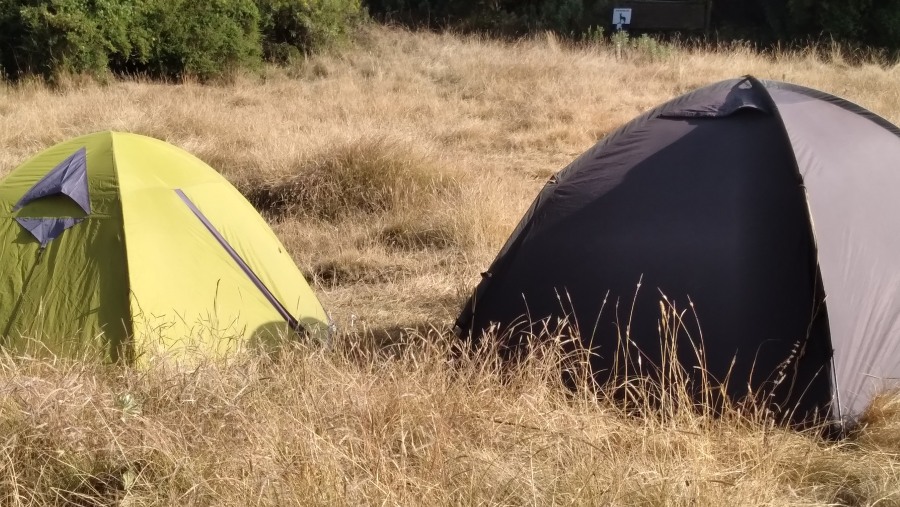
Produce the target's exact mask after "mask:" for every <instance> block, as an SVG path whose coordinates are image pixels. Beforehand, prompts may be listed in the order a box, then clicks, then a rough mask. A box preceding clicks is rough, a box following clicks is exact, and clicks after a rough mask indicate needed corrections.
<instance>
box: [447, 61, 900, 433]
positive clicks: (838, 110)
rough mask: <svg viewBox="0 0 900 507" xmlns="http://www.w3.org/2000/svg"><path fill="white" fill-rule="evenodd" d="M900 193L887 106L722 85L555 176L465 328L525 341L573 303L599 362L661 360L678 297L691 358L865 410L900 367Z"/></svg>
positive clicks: (723, 376)
mask: <svg viewBox="0 0 900 507" xmlns="http://www.w3.org/2000/svg"><path fill="white" fill-rule="evenodd" d="M898 192H900V129H898V128H897V127H896V126H894V125H892V124H890V123H889V122H888V121H886V120H885V119H883V118H881V117H879V116H877V115H875V114H873V113H871V112H869V111H867V110H865V109H863V108H862V107H859V106H858V105H855V104H852V103H850V102H848V101H846V100H844V99H841V98H838V97H835V96H832V95H829V94H827V93H823V92H821V91H816V90H812V89H809V88H804V87H801V86H796V85H792V84H787V83H782V82H775V81H761V80H757V79H755V78H753V77H750V76H746V77H744V78H741V79H735V80H729V81H723V82H720V83H716V84H713V85H710V86H707V87H705V88H701V89H698V90H696V91H693V92H690V93H687V94H685V95H683V96H680V97H678V98H676V99H674V100H672V101H670V102H668V103H666V104H663V105H661V106H659V107H657V108H656V109H653V110H652V111H650V112H648V113H646V114H644V115H642V116H640V117H638V118H636V119H635V120H633V121H631V122H630V123H628V124H626V125H625V126H623V127H621V128H620V129H618V130H617V131H615V132H613V133H612V134H610V135H609V136H608V137H606V138H605V139H603V140H602V141H600V142H599V143H598V144H597V145H596V146H594V147H593V148H591V149H590V150H588V151H587V152H586V153H584V154H583V155H581V156H580V157H579V158H578V159H576V160H575V161H573V162H572V163H571V164H570V165H569V166H567V167H566V168H564V169H563V170H562V171H561V172H559V173H558V174H556V175H555V176H553V177H552V178H551V179H550V180H549V182H547V184H546V185H545V187H544V188H543V190H542V191H541V192H540V194H539V195H538V196H537V198H536V200H535V201H534V203H533V204H532V205H531V208H530V209H529V210H528V212H527V213H526V215H525V216H524V218H522V220H521V222H520V223H519V225H518V227H516V229H515V231H514V232H513V233H512V236H511V237H510V238H509V240H508V241H507V243H506V244H505V246H503V248H502V249H501V251H500V253H499V254H498V255H497V257H496V259H495V260H494V262H493V263H492V264H491V266H490V268H489V269H488V271H487V272H486V273H484V275H483V279H482V281H481V283H480V284H479V285H478V287H477V288H476V290H475V292H474V294H473V296H472V298H471V299H470V300H469V301H468V302H467V303H466V304H465V306H464V308H463V311H462V313H461V315H460V316H459V318H458V320H457V326H458V331H459V333H460V334H461V335H462V336H464V337H467V338H469V339H471V340H473V341H475V342H477V341H478V340H479V339H480V338H481V337H482V336H483V334H484V332H485V330H488V329H495V330H497V332H498V333H500V334H501V336H506V338H504V340H505V343H506V345H507V346H509V348H511V349H513V350H515V349H516V348H517V347H518V346H520V345H521V342H522V340H521V338H522V336H524V335H525V334H527V333H532V332H536V331H540V330H541V329H544V327H543V326H549V328H550V329H551V330H553V329H554V328H555V327H556V326H558V323H559V322H561V321H562V319H566V321H567V323H568V324H569V325H570V326H575V327H577V330H578V331H579V333H578V335H579V336H580V339H581V340H582V342H583V343H584V344H585V345H588V346H589V347H590V349H591V350H592V351H593V352H594V354H592V359H591V367H592V371H593V372H594V375H595V379H597V380H598V381H601V382H604V381H608V380H609V379H610V378H611V377H614V376H615V378H620V375H622V374H623V370H622V369H623V368H625V367H627V368H629V372H637V371H643V372H644V373H647V374H648V375H649V376H650V377H653V375H658V373H657V374H654V373H648V372H651V371H652V370H653V369H654V367H656V368H657V371H658V367H659V365H660V361H661V360H662V357H663V352H662V351H661V349H662V348H663V347H660V343H661V337H660V331H659V329H658V326H659V325H660V319H661V315H662V314H661V312H660V301H661V299H662V297H663V295H664V296H665V297H666V299H667V300H668V301H669V303H670V304H675V306H676V307H677V308H681V309H687V310H688V313H687V316H686V317H685V320H686V321H687V322H688V324H686V326H687V327H686V328H685V329H684V332H683V333H681V334H680V335H679V337H678V339H677V340H676V344H675V345H676V350H677V357H678V359H679V362H680V363H681V365H682V366H683V367H684V368H685V369H686V371H694V372H696V371H701V370H702V371H705V372H706V374H707V375H708V378H711V379H714V382H724V381H725V380H728V384H727V389H726V392H727V395H728V397H729V398H731V399H732V400H735V401H737V400H740V399H744V398H745V397H746V396H747V395H748V394H751V393H752V394H753V395H754V396H755V397H756V399H759V398H760V396H761V395H762V398H763V399H766V400H768V401H769V402H770V406H771V407H772V408H773V409H774V410H776V411H777V412H778V413H779V414H781V417H782V418H783V419H784V420H788V419H789V420H790V421H792V422H804V423H807V422H809V421H812V420H823V419H824V420H831V421H832V422H841V421H845V420H847V419H852V418H853V417H854V416H855V415H858V414H859V413H860V412H861V411H862V410H863V409H864V408H865V406H866V405H867V403H868V402H869V401H870V400H871V397H872V396H873V394H874V393H875V392H876V391H877V390H879V389H885V388H888V387H891V386H892V385H893V384H894V382H893V381H894V380H895V379H897V377H898V376H900V199H898V197H897V193H898ZM639 283H640V286H641V288H640V289H637V287H638V284H639ZM632 303H634V306H633V310H632ZM689 306H692V307H693V311H695V312H696V318H695V317H693V315H692V313H693V312H692V311H691V309H690V308H689ZM690 321H696V322H695V323H694V324H690ZM629 325H630V328H627V327H626V326H629ZM626 331H629V335H628V340H625V339H624V337H623V334H624V333H625V332H626ZM688 335H689V336H688ZM698 345H699V346H700V348H701V349H702V350H703V352H704V356H703V360H702V361H700V360H699V359H698V354H697V351H696V350H695V348H696V347H697V346H698ZM622 357H625V358H628V360H626V361H619V362H616V358H622ZM638 358H640V359H641V362H640V364H638V363H637V359H638Z"/></svg>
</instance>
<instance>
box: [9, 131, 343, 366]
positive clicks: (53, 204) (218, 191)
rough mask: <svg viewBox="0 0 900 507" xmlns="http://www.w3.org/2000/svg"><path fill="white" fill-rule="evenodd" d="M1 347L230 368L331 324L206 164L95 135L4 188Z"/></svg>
mask: <svg viewBox="0 0 900 507" xmlns="http://www.w3.org/2000/svg"><path fill="white" fill-rule="evenodd" d="M0 213H2V216H3V220H2V221H0V345H2V347H3V348H5V349H7V350H13V351H18V352H33V351H43V352H45V353H46V352H49V353H52V354H55V355H61V356H73V355H79V357H80V356H83V355H84V354H96V355H97V356H98V357H101V358H105V359H107V360H113V361H115V360H125V361H132V360H134V359H135V358H136V357H137V356H139V355H140V354H142V353H145V352H149V351H152V350H159V349H162V350H165V351H167V352H172V353H175V354H176V355H178V354H181V353H186V352H194V351H203V352H206V353H211V354H213V355H221V354H224V353H226V352H228V351H233V350H236V349H238V348H240V347H242V346H244V345H246V344H248V343H254V342H253V341H254V340H266V339H269V338H271V337H272V336H273V335H276V334H280V333H283V332H287V331H288V330H289V329H293V330H296V331H303V332H305V333H309V334H310V335H313V336H314V337H316V338H319V339H324V338H327V335H328V333H329V320H328V317H327V315H326V313H325V311H324V309H323V308H322V306H321V304H320V303H319V301H318V300H317V299H316V296H315V295H314V294H313V292H312V290H311V289H310V287H309V285H308V284H307V283H306V280H305V279H304V278H303V275H302V274H301V273H300V271H299V269H298V268H297V266H296V264H294V262H293V260H292V259H291V257H290V255H289V254H288V253H287V251H286V250H285V248H284V247H283V246H282V244H281V243H280V242H279V240H278V238H277V237H276V236H275V234H274V233H273V232H272V230H271V229H270V228H269V226H268V225H267V224H266V222H265V221H264V220H263V218H262V217H261V216H260V215H259V214H258V213H257V212H256V210H254V209H253V207H252V206H251V205H250V203H249V202H247V200H246V199H244V198H243V196H242V195H241V194H240V193H239V192H238V191H237V190H236V189H235V188H234V187H232V186H231V184H229V183H228V181H227V180H225V178H223V177H222V176H221V175H219V174H218V173H217V172H216V171H215V170H213V169H212V168H210V167H209V166H207V165H206V164H205V163H203V162H202V161H200V160H199V159H197V158H196V157H194V156H192V155H190V154H189V153H187V152H185V151H183V150H181V149H179V148H176V147H175V146H172V145H170V144H167V143H165V142H163V141H159V140H156V139H152V138H149V137H144V136H140V135H135V134H126V133H118V132H101V133H95V134H91V135H87V136H83V137H79V138H76V139H72V140H70V141H66V142H63V143H61V144H58V145H56V146H53V147H51V148H49V149H47V150H46V151H44V152H42V153H40V154H38V155H37V156H35V157H34V158H32V159H31V160H28V161H27V162H25V163H24V164H22V165H21V166H20V167H18V168H17V169H15V170H13V171H12V172H11V173H10V174H9V175H8V176H7V177H6V178H5V179H3V181H2V182H0Z"/></svg>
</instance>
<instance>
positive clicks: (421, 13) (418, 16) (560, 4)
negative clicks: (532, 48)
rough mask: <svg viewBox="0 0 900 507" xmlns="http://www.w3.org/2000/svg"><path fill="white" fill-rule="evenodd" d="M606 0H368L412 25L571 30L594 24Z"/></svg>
mask: <svg viewBox="0 0 900 507" xmlns="http://www.w3.org/2000/svg"><path fill="white" fill-rule="evenodd" d="M609 3H610V2H609V1H608V0H492V1H484V0H369V2H368V6H369V9H370V11H371V12H372V13H373V14H376V15H378V16H379V17H381V18H382V19H389V20H394V21H400V22H403V23H407V24H412V25H428V26H433V27H443V26H454V27H457V28H463V29H476V30H489V31H494V32H500V33H506V34H519V33H524V32H529V31H537V30H553V31H556V32H560V33H564V34H571V33H574V32H580V31H581V30H584V29H586V28H587V27H588V26H590V25H591V24H596V23H597V22H598V19H595V18H597V17H598V13H604V14H605V13H606V10H605V9H606V8H607V7H608V4H609Z"/></svg>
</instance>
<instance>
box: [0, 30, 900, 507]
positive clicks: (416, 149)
mask: <svg viewBox="0 0 900 507" xmlns="http://www.w3.org/2000/svg"><path fill="white" fill-rule="evenodd" d="M820 55H821V53H817V52H812V51H810V52H806V53H775V54H766V55H762V54H758V53H756V52H754V51H752V50H750V49H749V48H746V47H741V46H735V47H731V48H720V49H717V50H709V49H706V50H700V49H689V48H671V47H656V46H653V47H647V46H646V44H645V45H644V46H641V45H637V46H629V47H626V48H625V49H624V50H623V51H617V50H616V48H615V47H611V46H608V45H603V44H583V45H577V46H573V45H571V44H567V43H563V42H560V41H558V40H557V39H555V38H554V37H551V36H546V37H536V38H532V39H527V40H522V41H519V42H515V43H510V42H498V41H492V40H488V39H483V38H479V37H463V36H458V35H453V34H433V33H409V32H406V31H402V30H395V29H384V28H370V29H368V30H367V31H366V32H365V33H364V34H362V35H361V36H360V40H359V41H358V43H357V44H356V45H355V46H353V47H351V48H348V49H346V50H344V51H343V52H341V53H339V54H332V55H325V56H318V57H313V58H310V59H309V60H307V61H305V62H303V63H302V64H298V65H297V66H295V67H291V68H267V69H265V71H264V72H263V74H262V75H253V76H243V77H238V78H237V79H236V80H235V81H234V82H233V83H229V84H222V85H216V86H203V85H199V84H196V83H191V82H187V83H181V84H159V83H152V82H144V81H141V80H126V81H112V82H109V83H106V84H97V83H93V82H90V81H84V80H81V79H72V80H71V81H70V82H68V83H63V84H62V86H61V87H60V88H55V89H50V88H47V87H46V86H44V85H43V84H40V83H37V82H26V83H21V84H19V85H17V86H15V87H12V86H0V146H3V150H0V174H3V173H5V172H7V171H9V170H10V169H12V168H13V167H15V166H16V165H17V164H19V163H21V162H22V161H24V160H25V159H26V158H27V157H29V156H31V155H32V154H34V153H36V152H38V151H39V150H41V149H43V148H45V147H48V146H50V145H52V144H54V143H56V142H59V141H61V140H64V139H67V138H70V137H73V136H76V135H80V134H84V133H88V132H92V131H96V130H102V129H115V130H125V131H132V132H138V133H142V134H146V135H151V136H154V137H158V138H162V139H165V140H167V141H169V142H172V143H174V144H176V145H178V146H181V147H183V148H185V149H187V150H189V151H191V152H193V153H195V154H197V155H198V156H199V157H200V158H202V159H204V160H205V161H207V162H208V163H210V164H211V165H212V166H213V167H215V168H217V169H218V170H220V171H221V172H222V173H223V174H225V176H226V177H228V178H229V179H230V180H231V181H232V182H233V183H234V184H235V185H236V186H237V187H238V188H240V189H241V190H242V191H243V192H244V193H245V195H247V196H248V198H250V199H251V201H252V202H253V203H254V204H255V205H256V206H257V207H258V208H259V209H261V211H263V213H264V214H265V215H266V216H267V218H269V220H270V222H271V223H272V224H273V227H274V228H275V230H276V232H277V233H278V234H279V236H280V237H281V238H282V240H283V241H284V242H285V244H286V246H287V247H288V249H289V250H290V251H291V253H292V255H293V256H294V258H295V259H296V260H297V262H298V264H299V265H300V266H301V268H302V269H303V270H304V272H305V273H307V274H308V275H309V276H310V278H311V279H312V280H313V282H314V284H315V288H316V290H317V293H318V294H319V295H320V297H321V299H322V300H323V302H324V303H325V305H326V306H327V307H328V308H329V309H330V311H331V312H332V313H333V314H334V316H335V317H336V320H337V321H338V324H339V326H340V327H341V329H343V331H344V333H343V334H342V335H341V336H339V337H338V340H337V342H336V349H335V350H331V351H327V352H326V351H321V350H309V349H304V348H302V347H301V346H296V347H292V348H289V349H288V350H285V351H283V353H282V354H281V355H280V356H278V357H250V356H242V357H238V358H235V359H234V361H232V362H231V363H229V364H226V365H222V364H213V363H209V364H201V365H200V366H198V367H196V368H193V369H190V370H184V369H176V368H171V367H167V366H165V365H164V364H157V365H155V366H151V367H150V368H149V369H146V370H141V371H138V370H132V369H128V368H119V367H108V366H101V365H95V364H90V363H88V362H75V361H47V360H42V361H36V360H28V359H22V358H17V359H14V358H4V359H2V360H0V376H2V380H0V427H2V428H0V503H2V504H3V505H44V504H54V503H56V504H66V503H70V504H78V503H79V502H80V503H81V504H83V505H95V504H98V503H99V504H103V503H106V504H112V503H116V502H118V504H119V505H172V504H181V505H218V504H225V505H294V504H304V505H305V504H329V505H333V504H376V503H377V504H392V505H433V504H461V503H465V504H502V505H524V504H584V505H603V504H611V505H723V504H724V505H898V504H900V439H898V438H897V436H896V435H897V433H896V432H897V426H898V424H900V415H898V408H897V406H898V402H897V400H898V399H900V398H897V397H896V396H892V395H891V394H885V395H884V396H883V397H882V398H879V399H878V400H876V401H875V402H874V403H873V404H872V406H871V407H870V409H869V410H868V412H867V413H866V414H864V417H863V422H864V425H863V427H862V429H861V430H860V432H859V433H858V434H857V435H855V436H854V437H853V438H851V439H850V440H848V441H845V442H840V443H835V442H826V441H823V440H821V439H820V438H818V437H817V436H816V435H815V434H801V433H796V432H790V431H785V430H780V429H776V428H774V427H772V426H770V425H768V424H767V423H766V422H765V420H764V419H760V418H754V417H748V416H746V415H740V414H737V413H734V414H730V415H727V416H726V417H724V418H722V419H714V418H710V417H703V416H697V415H696V414H695V413H693V412H691V411H685V410H681V409H673V410H672V411H670V412H669V413H668V415H664V414H665V413H663V414H658V415H656V416H651V417H648V418H635V417H630V416H628V415H626V414H624V413H622V412H621V411H619V410H618V409H616V408H615V406H614V405H612V404H610V403H608V402H605V401H603V399H602V398H600V399H597V398H594V397H590V396H574V397H573V396H572V395H571V394H570V393H568V391H566V390H565V389H563V388H561V386H559V385H558V381H557V379H558V373H559V372H558V365H557V364H556V363H554V361H553V360H552V355H551V356H549V358H547V357H545V358H544V359H540V360H538V359H535V360H534V361H532V362H531V363H528V365H527V366H528V367H525V368H520V369H518V370H516V371H514V372H511V373H509V372H507V373H501V370H500V369H499V368H498V367H497V366H496V364H493V363H491V362H490V361H476V360H474V359H468V360H467V359H465V358H464V359H463V360H462V362H461V363H460V364H455V365H454V364H450V362H449V360H448V355H447V353H446V352H447V349H448V347H449V346H450V345H449V343H448V342H449V337H448V335H449V333H448V332H447V328H448V325H449V322H450V321H451V320H452V318H453V317H455V314H456V312H457V311H458V309H459V305H460V304H461V303H462V300H463V299H464V297H465V296H466V295H467V291H468V290H469V289H470V288H471V287H472V286H473V285H474V283H475V282H476V281H477V279H478V273H479V272H480V271H481V270H483V269H484V268H485V267H486V266H487V264H488V263H489V262H490V260H491V258H492V256H493V255H494V254H495V252H496V251H497V249H498V248H499V246H500V245H501V244H502V242H503V241H504V240H505V238H506V236H507V235H508V234H509V232H510V231H511V229H512V227H513V226H514V225H515V223H516V221H517V220H518V218H519V217H520V215H521V214H522V213H523V212H524V210H525V209H526V207H527V206H528V204H529V202H530V201H531V199H532V197H533V196H534V194H535V193H536V191H537V189H538V188H540V186H541V185H542V184H543V183H544V181H545V180H546V178H547V177H548V176H549V175H550V174H552V173H553V172H554V171H555V170H557V169H559V168H561V167H562V166H564V165H565V164H566V163H568V162H569V161H570V160H572V159H573V158H574V157H575V156H577V155H578V154H579V153H581V152H583V151H584V150H586V149H587V148H589V147H590V146H591V145H592V144H593V143H594V142H596V141H597V140H598V139H599V138H601V137H602V136H603V135H604V134H606V133H607V132H609V131H610V130H612V129H614V128H615V127H617V126H618V125H620V124H622V123H624V122H626V121H628V120H629V119H631V118H632V117H634V116H635V115H637V114H639V113H640V112H642V111H644V110H646V109H648V108H650V107H652V106H654V105H656V104H658V103H661V102H663V101H665V100H667V99H668V98H670V97H672V96H674V95H676V94H679V93H682V92H685V91H688V90H690V89H692V88H695V87H698V86H702V85H704V84H706V83H709V82H711V81H715V80H719V79H726V78H731V77H736V76H740V75H742V74H747V73H751V74H754V75H756V76H757V77H761V78H773V79H783V80H788V81H792V82H796V83H799V84H803V85H807V86H812V87H815V88H820V89H823V90H825V91H829V92H832V93H836V94H839V95H842V96H844V97H846V98H848V99H850V100H853V101H856V102H858V103H860V104H862V105H864V106H866V107H868V108H870V109H872V110H874V111H876V112H878V113H879V114H882V115H884V116H886V117H887V118H888V119H890V120H893V121H894V122H900V86H898V83H900V79H898V78H900V67H897V66H894V67H889V66H884V65H879V64H878V63H877V62H870V63H863V64H858V65H850V64H848V63H846V62H845V61H843V60H842V59H841V57H840V54H838V53H836V52H835V53H833V54H832V55H831V57H830V58H823V57H822V56H820ZM432 326H433V327H434V328H436V329H437V330H432V331H428V330H429V329H431V327H432ZM404 328H414V329H416V330H417V331H414V332H401V330H402V329H404ZM386 342H387V343H393V344H394V346H393V347H391V348H384V347H385V343H386Z"/></svg>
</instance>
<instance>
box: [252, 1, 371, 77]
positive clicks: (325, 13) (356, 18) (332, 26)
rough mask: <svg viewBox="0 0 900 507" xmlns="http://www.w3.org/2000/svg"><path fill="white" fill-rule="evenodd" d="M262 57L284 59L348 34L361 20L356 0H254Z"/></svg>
mask: <svg viewBox="0 0 900 507" xmlns="http://www.w3.org/2000/svg"><path fill="white" fill-rule="evenodd" d="M256 5H257V8H258V9H259V13H260V31H261V32H262V48H263V53H264V55H265V57H266V58H267V59H269V60H274V61H280V62H283V61H286V60H290V59H291V58H292V57H294V56H296V55H299V54H301V53H311V52H313V51H316V50H319V49H322V48H326V47H328V46H331V45H333V44H335V43H337V42H340V41H342V40H344V39H346V38H347V37H348V35H349V34H350V33H351V32H352V30H353V29H354V28H355V27H356V26H357V25H358V24H359V22H360V21H361V20H362V19H363V8H362V6H361V5H360V2H359V0H256Z"/></svg>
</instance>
